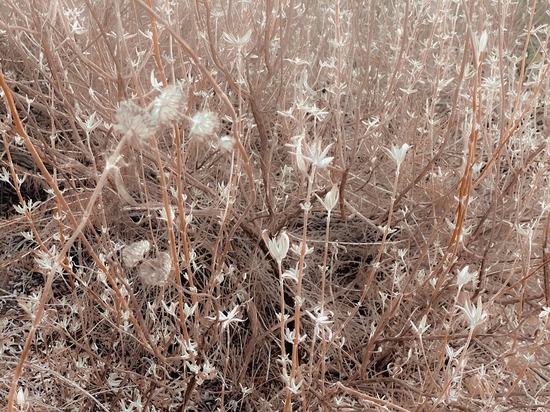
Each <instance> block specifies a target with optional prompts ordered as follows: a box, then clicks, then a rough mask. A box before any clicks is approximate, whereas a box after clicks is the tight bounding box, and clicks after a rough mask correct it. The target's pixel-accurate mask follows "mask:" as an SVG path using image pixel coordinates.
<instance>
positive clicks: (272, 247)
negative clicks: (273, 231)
mask: <svg viewBox="0 0 550 412" xmlns="http://www.w3.org/2000/svg"><path fill="white" fill-rule="evenodd" d="M262 238H263V239H264V242H265V243H266V245H267V247H268V249H269V253H270V254H271V256H272V257H273V259H275V260H276V261H277V263H278V264H279V265H281V262H282V261H283V259H284V258H285V257H286V255H287V253H288V249H289V248H290V239H289V238H288V235H287V234H286V232H284V231H283V232H281V233H279V236H277V237H276V238H271V239H269V237H268V235H267V231H266V230H264V231H263V232H262Z"/></svg>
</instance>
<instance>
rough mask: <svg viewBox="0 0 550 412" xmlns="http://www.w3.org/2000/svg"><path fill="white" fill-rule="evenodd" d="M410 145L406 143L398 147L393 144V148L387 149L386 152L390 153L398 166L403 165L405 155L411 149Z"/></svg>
mask: <svg viewBox="0 0 550 412" xmlns="http://www.w3.org/2000/svg"><path fill="white" fill-rule="evenodd" d="M409 148H410V146H409V145H408V144H407V143H405V144H403V146H401V149H398V148H397V147H395V146H394V145H392V147H391V150H389V149H385V150H386V152H388V154H389V155H390V157H391V158H392V159H393V160H394V162H395V163H396V164H397V167H399V166H401V163H403V161H404V160H405V155H406V154H407V150H409Z"/></svg>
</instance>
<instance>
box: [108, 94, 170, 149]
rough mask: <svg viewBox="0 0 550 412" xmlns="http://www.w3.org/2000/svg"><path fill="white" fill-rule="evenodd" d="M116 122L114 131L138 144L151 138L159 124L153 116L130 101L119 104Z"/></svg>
mask: <svg viewBox="0 0 550 412" xmlns="http://www.w3.org/2000/svg"><path fill="white" fill-rule="evenodd" d="M116 121H117V124H116V125H115V126H114V129H115V131H116V132H119V133H122V134H124V135H127V136H129V137H130V138H131V139H132V140H134V141H135V142H137V143H138V144H139V143H140V142H141V141H142V140H145V139H149V138H151V136H153V135H154V134H155V133H156V132H157V130H158V128H159V123H158V121H157V120H156V119H155V118H154V117H153V116H151V115H150V114H149V113H148V112H147V111H145V110H144V109H142V108H141V107H139V106H138V105H136V104H135V103H134V102H132V101H130V100H126V101H124V102H121V103H120V106H119V107H118V110H117V113H116Z"/></svg>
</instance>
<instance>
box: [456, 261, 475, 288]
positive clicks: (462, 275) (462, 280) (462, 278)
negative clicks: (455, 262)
mask: <svg viewBox="0 0 550 412" xmlns="http://www.w3.org/2000/svg"><path fill="white" fill-rule="evenodd" d="M468 268H469V266H468V265H466V266H464V268H462V270H461V271H460V272H459V273H458V276H457V279H456V283H457V284H458V288H459V289H462V287H463V286H464V285H466V284H467V283H468V282H474V283H476V282H477V272H472V273H469V272H468Z"/></svg>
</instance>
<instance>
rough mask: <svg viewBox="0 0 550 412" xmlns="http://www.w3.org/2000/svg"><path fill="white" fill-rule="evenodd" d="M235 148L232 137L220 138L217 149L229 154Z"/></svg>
mask: <svg viewBox="0 0 550 412" xmlns="http://www.w3.org/2000/svg"><path fill="white" fill-rule="evenodd" d="M234 146H235V139H234V138H233V137H232V136H223V137H221V138H220V141H219V143H218V147H219V148H220V150H221V151H222V152H225V153H231V152H232V151H233V147H234Z"/></svg>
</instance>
